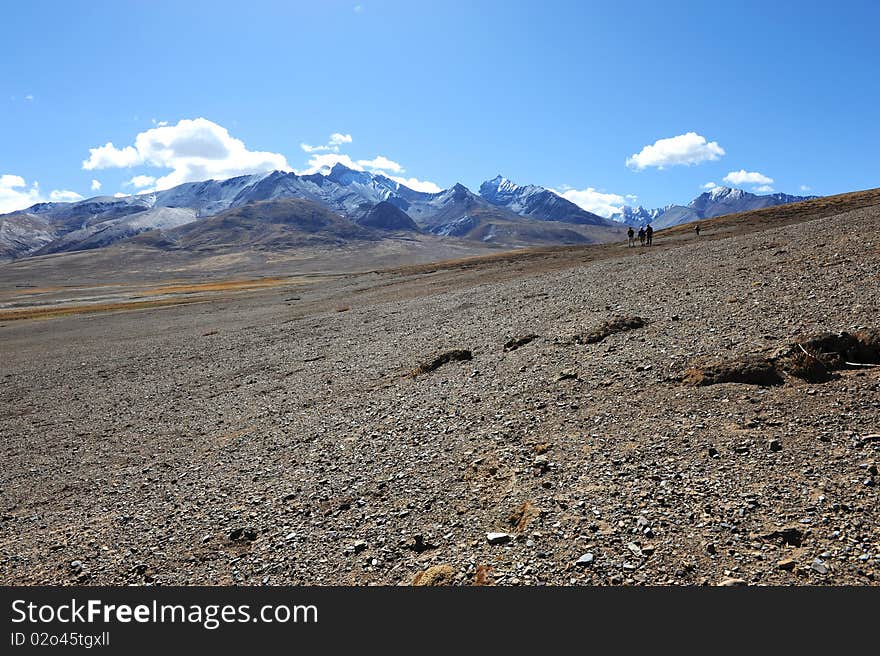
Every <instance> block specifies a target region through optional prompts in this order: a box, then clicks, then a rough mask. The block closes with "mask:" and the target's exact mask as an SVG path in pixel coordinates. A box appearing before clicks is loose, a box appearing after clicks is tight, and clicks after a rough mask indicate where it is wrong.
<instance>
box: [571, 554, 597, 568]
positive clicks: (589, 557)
mask: <svg viewBox="0 0 880 656" xmlns="http://www.w3.org/2000/svg"><path fill="white" fill-rule="evenodd" d="M594 560H595V557H594V556H593V554H592V553H591V552H589V551H588V552H587V553H585V554H584V555H583V556H581V557H580V558H578V559H577V560H576V561H575V563H574V564H575V565H579V566H580V567H585V566H587V565H590V564H592V562H593V561H594Z"/></svg>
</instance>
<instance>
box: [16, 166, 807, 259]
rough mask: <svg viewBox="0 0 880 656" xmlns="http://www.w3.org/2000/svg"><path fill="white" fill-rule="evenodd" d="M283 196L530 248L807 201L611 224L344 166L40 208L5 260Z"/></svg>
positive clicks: (638, 211)
mask: <svg viewBox="0 0 880 656" xmlns="http://www.w3.org/2000/svg"><path fill="white" fill-rule="evenodd" d="M808 198H814V197H813V196H810V197H808ZM283 199H300V200H305V201H309V202H311V203H315V204H317V205H320V206H321V207H323V208H325V209H327V210H328V211H330V212H332V213H334V214H336V215H337V216H339V217H341V218H343V219H346V220H348V221H351V222H354V223H355V224H361V225H365V226H371V227H375V228H382V229H385V230H410V231H412V230H424V231H426V232H430V233H433V234H435V235H438V236H448V237H458V238H463V239H477V240H480V241H483V242H491V243H499V244H500V243H505V244H523V245H527V244H552V243H591V242H597V241H604V240H608V239H615V238H616V236H617V234H618V233H619V232H620V230H621V229H622V228H621V224H628V225H644V224H646V223H652V225H653V226H654V227H655V228H662V227H667V226H671V225H677V224H679V223H685V222H688V221H695V220H697V219H703V218H709V217H713V216H718V215H720V214H727V213H731V212H742V211H745V210H751V209H757V208H760V207H768V206H770V205H780V204H784V203H792V202H797V201H800V200H807V197H800V196H789V195H786V194H771V195H768V196H757V195H755V194H751V193H748V192H745V191H743V190H741V189H730V188H727V187H718V188H715V189H713V190H711V191H709V192H706V193H704V194H701V195H700V196H699V197H697V198H695V199H694V200H693V201H692V202H691V203H689V204H688V205H687V206H682V205H670V206H668V207H665V208H662V209H655V210H650V209H646V208H644V207H636V208H631V207H624V208H623V210H622V211H621V212H620V213H619V214H616V215H614V216H613V217H612V218H611V219H603V218H602V217H599V216H597V215H595V214H592V213H591V212H587V211H586V210H583V209H581V208H580V207H578V206H577V205H575V204H574V203H571V202H570V201H568V200H566V199H564V198H562V197H561V196H559V195H557V194H556V193H554V192H552V191H550V190H548V189H545V188H543V187H539V186H536V185H517V184H515V183H513V182H511V181H510V180H508V179H507V178H504V177H502V176H500V175H499V176H497V177H495V178H493V179H492V180H487V181H486V182H484V183H483V184H482V185H480V193H479V195H478V194H475V193H473V192H472V191H470V190H469V189H468V188H467V187H465V186H464V185H462V184H456V185H454V186H452V187H450V188H449V189H445V190H443V191H440V192H437V193H426V192H420V191H415V190H413V189H410V188H408V187H406V186H404V185H402V184H400V183H398V182H395V181H394V180H391V179H390V178H387V177H385V176H383V175H380V174H374V173H368V172H365V171H355V170H352V169H350V168H347V167H345V166H343V165H342V164H336V165H335V166H334V167H333V168H332V169H330V170H329V171H328V172H327V173H315V174H311V175H298V174H296V173H293V172H286V171H272V172H270V173H261V174H256V175H245V176H239V177H235V178H230V179H228V180H206V181H203V182H187V183H184V184H182V185H179V186H177V187H174V188H172V189H167V190H163V191H158V192H152V193H145V194H138V195H136V196H124V197H120V198H116V197H109V196H98V197H95V198H89V199H86V200H82V201H78V202H74V203H38V204H36V205H33V206H31V207H29V208H28V209H26V210H22V211H20V212H13V213H11V214H6V215H2V216H0V258H3V259H11V258H16V257H24V256H29V255H43V254H48V253H57V252H63V251H73V250H84V249H89V248H100V247H103V246H107V245H110V244H113V243H115V242H118V241H122V240H126V239H130V238H132V237H133V236H135V235H138V234H140V233H143V232H148V231H158V234H161V233H163V231H170V230H175V229H177V228H179V227H181V226H185V225H188V224H189V223H193V222H198V221H203V220H204V219H206V218H208V217H212V216H215V215H217V214H219V213H221V212H226V211H228V210H231V209H234V208H239V207H244V206H247V205H250V204H253V203H257V202H260V201H275V200H283ZM154 241H155V243H159V242H161V239H159V240H154Z"/></svg>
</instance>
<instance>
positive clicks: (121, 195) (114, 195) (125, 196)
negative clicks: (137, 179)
mask: <svg viewBox="0 0 880 656" xmlns="http://www.w3.org/2000/svg"><path fill="white" fill-rule="evenodd" d="M129 196H131V194H123V193H122V192H121V191H117V192H116V193H115V194H113V198H127V197H129Z"/></svg>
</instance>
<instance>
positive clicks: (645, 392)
mask: <svg viewBox="0 0 880 656" xmlns="http://www.w3.org/2000/svg"><path fill="white" fill-rule="evenodd" d="M878 220H880V193H878V192H877V191H876V190H875V191H873V192H863V193H861V194H852V195H848V196H843V197H837V198H830V199H818V200H815V201H808V202H806V203H803V204H801V205H800V206H798V205H792V206H783V207H771V208H767V209H763V210H759V211H757V212H752V213H747V214H743V215H739V216H737V217H736V218H734V219H729V218H727V217H723V218H721V219H716V220H710V221H707V222H706V223H705V225H704V230H703V233H702V235H701V236H700V237H697V236H696V235H694V233H693V231H692V230H689V229H688V228H687V227H686V226H682V227H680V228H674V229H671V230H668V231H660V232H658V234H657V235H656V237H655V246H654V247H652V248H632V249H630V248H627V247H626V246H625V245H623V244H615V245H605V246H599V247H587V248H583V247H570V248H555V249H541V250H531V251H527V252H523V253H516V254H510V253H508V254H504V255H496V256H493V257H490V258H471V259H462V260H459V261H452V262H445V263H442V264H429V265H420V266H413V267H407V268H404V269H397V270H389V271H384V272H370V273H365V274H362V275H347V276H340V277H336V278H328V277H324V278H322V279H321V280H319V281H315V282H312V283H309V282H308V281H303V280H299V279H295V278H293V277H290V278H288V279H287V280H286V282H285V280H284V279H280V278H279V279H276V280H274V281H272V280H264V281H263V283H262V287H260V288H259V289H258V290H257V291H251V292H244V291H228V290H229V289H235V288H234V287H231V286H230V285H231V283H226V287H224V286H223V285H221V284H220V282H219V281H218V282H216V283H215V284H214V288H218V289H220V290H222V289H227V291H215V292H211V293H213V294H214V295H213V296H212V295H211V294H210V293H208V292H203V293H195V292H194V291H193V289H191V288H185V289H183V290H182V291H179V294H180V295H179V297H178V298H179V300H181V301H182V300H186V301H187V303H188V304H185V305H183V304H179V305H169V306H164V307H161V308H157V309H138V310H137V311H128V312H126V311H122V310H119V309H118V305H113V306H111V307H114V308H117V309H116V310H114V311H113V312H109V311H108V312H103V313H102V312H98V311H90V314H88V315H77V314H75V313H71V314H67V315H64V316H61V315H58V316H59V318H54V319H51V320H43V321H33V320H28V319H24V318H18V319H16V318H15V317H16V315H15V313H14V312H12V311H8V310H7V312H6V314H5V315H0V316H2V318H0V330H2V331H3V340H4V344H5V345H6V347H7V349H6V351H5V353H6V355H5V359H4V376H3V378H2V379H0V407H2V408H3V409H4V410H3V412H2V414H0V431H2V433H3V435H4V436H5V441H4V444H3V447H2V448H3V449H4V467H3V469H2V472H0V504H2V509H3V513H2V516H0V522H2V525H3V527H4V533H5V535H7V536H12V537H11V538H10V539H7V540H3V541H0V565H2V567H3V572H4V580H5V581H6V582H7V583H13V584H14V583H56V584H74V583H78V584H90V585H97V584H110V583H113V584H164V585H172V584H197V583H198V584H255V585H259V584H356V585H367V584H389V585H397V584H411V583H417V584H453V585H491V584H497V585H540V584H560V585H581V584H600V585H621V584H623V585H642V584H663V585H702V584H707V585H725V586H731V585H766V584H772V585H843V584H851V585H876V584H877V582H878V581H880V529H878V527H880V497H878V490H880V485H878V483H880V474H878V463H880V367H878V366H877V365H878V364H880V332H878V328H880V326H878V320H877V317H878V316H880V305H878V299H877V296H876V295H875V294H871V293H868V291H866V290H871V289H874V288H875V287H876V281H877V280H878V277H880V239H878V238H877V237H876V226H877V223H878ZM63 257H66V256H63ZM49 259H51V258H49ZM43 261H44V262H47V261H49V260H43ZM6 266H7V267H10V266H12V265H6ZM9 270H10V271H11V270H12V269H9ZM5 271H6V269H4V268H0V273H3V272H5ZM179 275H180V274H179V272H177V271H170V272H169V279H170V278H176V277H177V276H179ZM805 281H808V282H807V283H805ZM237 289H240V286H239V287H238V288H237ZM24 291H26V290H11V291H6V292H5V293H7V294H11V295H16V294H17V295H18V297H19V298H20V297H21V295H22V294H23V293H24ZM28 293H29V294H31V296H32V297H33V298H38V297H39V294H41V293H48V292H41V291H40V290H39V289H37V290H33V291H31V292H28ZM72 293H73V292H72ZM101 293H108V292H101V290H100V289H99V288H91V289H90V290H89V291H88V295H90V296H91V297H92V298H94V297H95V296H96V295H98V294H101ZM153 293H156V294H162V295H163V296H162V297H163V298H164V299H166V300H169V302H173V300H174V294H175V288H174V287H173V286H172V285H171V284H170V283H169V285H168V286H165V287H163V288H160V289H158V290H155V291H154V292H153ZM194 293H195V294H196V295H195V296H193V294H194ZM77 294H81V295H86V292H85V291H80V292H77ZM113 294H118V292H116V291H114V292H113ZM11 297H12V296H7V297H6V298H11ZM108 298H109V297H108ZM114 298H115V297H114ZM193 300H197V301H198V302H197V303H193V302H192V301H193ZM78 302H81V301H78ZM114 302H115V301H114ZM18 316H19V317H21V316H24V315H21V314H19V315H18ZM86 316H87V318H86ZM61 336H63V340H62V341H63V346H64V348H57V347H58V345H59V344H61V342H60V341H59V340H61V339H62V337H61ZM83 390H88V393H87V394H85V393H84V392H83Z"/></svg>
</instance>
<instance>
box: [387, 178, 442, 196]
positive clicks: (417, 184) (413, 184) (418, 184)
mask: <svg viewBox="0 0 880 656" xmlns="http://www.w3.org/2000/svg"><path fill="white" fill-rule="evenodd" d="M388 179H389V180H394V181H395V182H399V183H400V184H402V185H404V186H406V187H409V188H410V189H412V190H413V191H423V192H425V193H429V194H436V193H437V192H439V191H443V189H441V188H440V187H439V186H438V185H437V184H436V183H434V182H431V181H430V180H418V179H416V178H402V177H397V176H394V175H389V176H388Z"/></svg>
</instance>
